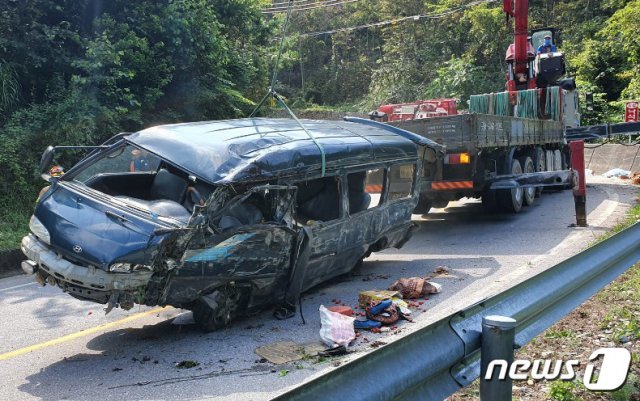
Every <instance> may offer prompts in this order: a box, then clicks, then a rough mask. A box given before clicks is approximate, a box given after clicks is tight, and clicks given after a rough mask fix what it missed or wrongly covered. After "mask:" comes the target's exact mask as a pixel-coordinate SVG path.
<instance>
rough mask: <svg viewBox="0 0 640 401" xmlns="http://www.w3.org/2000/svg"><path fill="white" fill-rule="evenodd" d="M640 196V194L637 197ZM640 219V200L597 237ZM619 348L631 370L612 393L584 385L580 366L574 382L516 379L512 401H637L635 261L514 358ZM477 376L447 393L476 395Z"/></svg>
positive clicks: (638, 272) (455, 400)
mask: <svg viewBox="0 0 640 401" xmlns="http://www.w3.org/2000/svg"><path fill="white" fill-rule="evenodd" d="M639 200H640V199H639ZM637 222H640V203H638V204H636V205H635V206H633V207H632V208H631V209H630V210H629V212H628V214H627V217H626V218H625V219H624V220H623V221H621V222H620V223H618V224H617V225H616V226H615V227H614V228H613V229H612V230H611V231H610V232H608V233H607V234H605V235H603V236H602V237H601V238H599V241H601V240H603V239H605V238H608V237H610V236H611V235H613V234H614V233H616V232H619V231H621V230H623V229H624V228H626V227H629V226H630V225H632V224H634V223H637ZM604 347H624V348H627V349H629V351H631V370H630V373H629V376H628V378H627V382H626V383H625V385H624V386H623V387H622V388H621V389H619V390H617V391H615V392H593V391H589V390H587V389H586V387H584V385H583V383H582V374H584V365H582V366H581V369H582V370H580V369H579V370H578V372H577V373H578V376H579V377H578V378H577V379H576V380H574V381H561V380H556V381H536V380H533V379H531V378H530V379H529V380H527V381H517V382H514V383H513V385H514V387H513V389H514V391H513V394H514V397H513V399H514V400H516V401H541V400H548V401H583V400H584V401H604V400H607V401H640V365H639V364H638V361H640V263H638V264H636V265H635V266H634V267H632V268H631V269H629V270H628V271H627V272H626V273H624V274H623V275H622V276H620V277H619V278H618V279H616V280H615V281H614V282H613V283H611V284H609V285H608V286H606V287H605V288H603V289H602V290H601V291H600V292H598V293H597V294H596V295H595V296H593V297H592V298H591V299H589V300H588V301H587V302H585V303H584V304H582V305H581V306H580V307H579V308H578V309H576V310H574V311H573V312H571V313H570V314H569V315H568V316H566V317H565V318H564V319H562V320H561V321H559V322H558V323H556V324H555V325H553V326H552V327H550V328H549V329H547V330H546V331H545V332H544V333H542V334H540V335H539V336H538V337H536V338H535V339H533V340H532V341H531V342H530V343H529V344H527V345H526V346H524V347H523V348H522V349H520V350H519V351H517V353H516V358H518V359H526V360H533V359H551V360H556V359H563V360H568V359H578V360H580V361H581V362H582V363H584V362H586V361H588V359H589V356H590V355H591V353H592V352H593V351H595V350H596V349H598V348H604ZM478 383H479V382H478V381H477V380H476V382H474V384H473V385H472V386H470V387H469V388H466V389H464V390H463V391H460V392H459V393H457V394H456V395H454V396H452V397H451V398H450V400H451V401H461V400H469V399H477V397H478V395H479V390H478V389H479V387H478Z"/></svg>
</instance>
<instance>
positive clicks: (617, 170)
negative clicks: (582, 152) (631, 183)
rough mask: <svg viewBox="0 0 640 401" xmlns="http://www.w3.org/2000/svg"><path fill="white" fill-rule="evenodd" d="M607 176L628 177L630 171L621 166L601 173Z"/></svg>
mask: <svg viewBox="0 0 640 401" xmlns="http://www.w3.org/2000/svg"><path fill="white" fill-rule="evenodd" d="M602 175H604V176H605V177H607V178H611V177H622V176H627V177H629V176H630V175H631V171H629V170H624V169H621V168H614V169H613V170H609V171H607V172H606V173H604V174H602Z"/></svg>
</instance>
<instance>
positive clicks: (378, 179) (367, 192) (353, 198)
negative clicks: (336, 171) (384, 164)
mask: <svg viewBox="0 0 640 401" xmlns="http://www.w3.org/2000/svg"><path fill="white" fill-rule="evenodd" d="M384 172H385V170H384V169H381V168H378V169H374V170H367V171H362V172H358V173H351V174H349V175H348V176H347V180H348V184H349V194H348V195H349V214H356V213H358V212H361V211H363V210H367V209H372V208H374V207H376V206H379V205H380V202H381V200H382V190H383V185H384Z"/></svg>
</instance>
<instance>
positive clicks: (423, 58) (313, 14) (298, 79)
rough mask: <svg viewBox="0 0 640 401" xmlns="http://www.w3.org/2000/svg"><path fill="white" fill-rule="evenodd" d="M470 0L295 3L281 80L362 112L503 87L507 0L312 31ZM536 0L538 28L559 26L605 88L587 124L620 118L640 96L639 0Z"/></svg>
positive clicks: (567, 48) (595, 83) (581, 74)
mask: <svg viewBox="0 0 640 401" xmlns="http://www.w3.org/2000/svg"><path fill="white" fill-rule="evenodd" d="M467 3H468V2H465V1H462V0H393V1H391V0H381V1H376V2H374V1H372V0H361V1H358V2H357V3H353V4H345V5H343V6H341V7H319V8H316V9H313V10H309V11H304V12H294V13H293V16H292V26H291V29H290V31H291V32H292V35H293V36H292V38H291V40H289V41H288V42H287V52H286V53H285V54H287V57H286V62H285V63H283V71H281V73H280V75H279V88H278V89H279V90H281V91H283V93H286V95H287V96H288V97H289V98H291V99H304V100H305V101H306V104H308V103H316V104H320V105H330V106H338V105H341V104H344V103H348V104H359V105H360V106H361V108H362V111H368V110H370V109H371V108H373V107H377V106H378V105H379V104H381V103H395V102H405V101H414V100H417V99H421V98H422V99H423V98H436V97H454V98H459V99H461V101H462V102H461V107H462V108H464V107H465V104H466V100H468V98H469V95H471V94H477V93H487V92H497V91H501V90H504V85H505V71H506V67H505V62H504V55H505V51H506V49H507V46H508V45H509V43H511V41H512V40H513V26H512V25H509V26H508V25H507V24H505V16H504V13H503V12H502V2H495V3H489V4H484V5H478V6H475V7H471V8H468V9H465V10H463V11H458V12H455V13H449V14H446V15H442V16H438V18H421V19H419V20H413V19H411V20H407V21H403V22H398V23H396V24H391V25H384V26H381V27H373V26H371V27H368V28H364V29H358V30H352V31H346V32H337V33H326V34H321V35H314V36H305V35H304V34H305V33H309V32H324V31H330V30H332V29H340V28H345V27H355V26H359V25H365V24H371V23H376V22H379V21H387V20H392V19H396V18H399V17H404V16H411V15H419V14H422V15H428V14H430V13H442V12H444V11H448V10H451V9H453V8H455V7H458V6H460V5H463V4H467ZM529 7H530V18H529V26H530V28H542V27H549V26H550V27H556V28H558V29H559V31H560V33H561V35H560V36H561V37H562V38H563V41H562V43H561V44H560V49H561V50H563V51H564V52H565V54H566V58H567V60H568V70H569V74H570V76H575V77H576V78H577V80H578V84H579V89H580V90H581V91H582V92H583V93H584V92H587V91H589V92H594V93H603V94H604V97H603V98H602V103H601V104H599V105H598V108H599V109H598V110H596V111H594V112H585V123H586V124H596V123H602V122H609V121H610V122H615V121H620V119H621V113H620V112H619V111H620V107H619V103H611V102H615V101H618V100H619V99H621V98H625V99H632V98H639V97H640V75H638V74H640V70H639V69H638V68H637V66H638V65H639V64H640V63H639V61H638V60H639V59H638V57H639V54H640V45H639V43H638V42H639V40H640V39H638V35H637V32H638V31H640V25H639V23H638V20H639V19H640V13H638V12H637V10H638V9H640V0H605V1H592V0H575V1H557V0H530V1H529ZM293 38H295V40H294V39H293ZM296 56H298V63H296V62H295V61H296V60H295V58H296Z"/></svg>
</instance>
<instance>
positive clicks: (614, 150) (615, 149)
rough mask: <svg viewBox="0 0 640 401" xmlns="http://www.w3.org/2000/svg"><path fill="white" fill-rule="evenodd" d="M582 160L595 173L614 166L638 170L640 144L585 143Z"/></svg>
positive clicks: (602, 172)
mask: <svg viewBox="0 0 640 401" xmlns="http://www.w3.org/2000/svg"><path fill="white" fill-rule="evenodd" d="M584 161H585V165H586V167H587V168H588V169H590V170H592V171H593V174H595V175H601V174H604V173H606V172H607V171H609V170H611V169H614V168H621V169H624V170H629V171H631V172H632V173H634V172H640V145H630V146H629V145H628V146H625V145H618V144H606V145H591V144H587V145H585V149H584Z"/></svg>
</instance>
